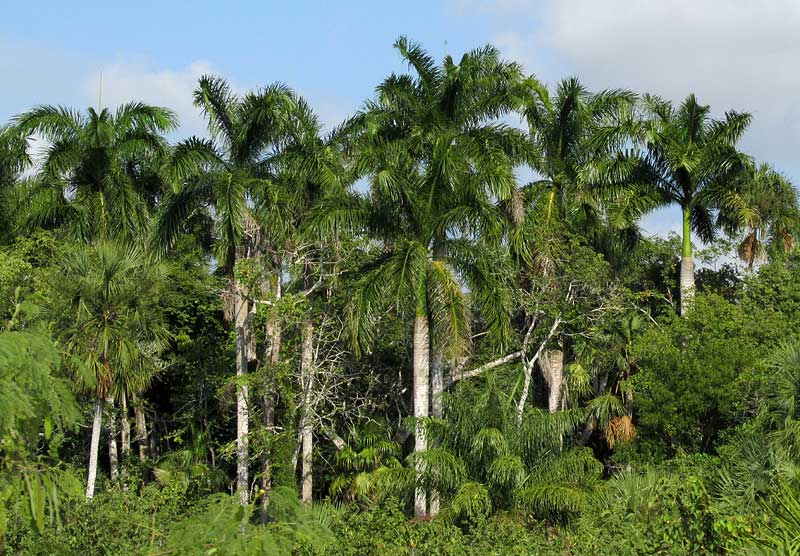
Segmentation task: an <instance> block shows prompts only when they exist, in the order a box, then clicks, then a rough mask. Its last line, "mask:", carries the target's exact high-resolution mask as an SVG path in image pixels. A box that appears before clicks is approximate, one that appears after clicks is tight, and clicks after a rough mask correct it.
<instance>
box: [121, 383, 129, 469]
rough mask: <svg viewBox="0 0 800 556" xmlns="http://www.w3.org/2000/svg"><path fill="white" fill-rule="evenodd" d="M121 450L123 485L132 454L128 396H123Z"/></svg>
mask: <svg viewBox="0 0 800 556" xmlns="http://www.w3.org/2000/svg"><path fill="white" fill-rule="evenodd" d="M120 427H121V437H120V440H121V442H120V448H121V452H122V460H121V462H120V477H122V481H123V483H124V482H125V466H126V464H127V461H128V458H129V457H130V454H131V420H130V419H129V418H128V395H127V394H125V393H123V394H122V404H121V407H120Z"/></svg>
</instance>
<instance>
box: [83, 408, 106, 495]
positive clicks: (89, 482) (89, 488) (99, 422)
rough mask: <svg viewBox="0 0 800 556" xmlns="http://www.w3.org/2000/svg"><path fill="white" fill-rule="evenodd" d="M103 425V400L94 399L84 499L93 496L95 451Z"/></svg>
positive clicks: (95, 477)
mask: <svg viewBox="0 0 800 556" xmlns="http://www.w3.org/2000/svg"><path fill="white" fill-rule="evenodd" d="M102 426H103V400H102V399H101V398H95V400H94V420H93V421H92V440H91V442H90V444H89V476H88V478H87V479H86V499H87V500H91V499H92V498H94V483H95V481H96V480H97V453H98V452H99V451H100V430H101V428H102Z"/></svg>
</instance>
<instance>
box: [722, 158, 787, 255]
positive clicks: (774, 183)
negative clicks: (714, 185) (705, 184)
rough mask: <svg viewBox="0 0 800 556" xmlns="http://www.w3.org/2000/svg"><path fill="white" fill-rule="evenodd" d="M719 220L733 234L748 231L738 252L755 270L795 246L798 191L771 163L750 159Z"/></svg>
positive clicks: (725, 202)
mask: <svg viewBox="0 0 800 556" xmlns="http://www.w3.org/2000/svg"><path fill="white" fill-rule="evenodd" d="M719 221H720V222H722V226H723V227H724V228H725V230H726V231H727V232H728V233H729V234H730V235H732V236H734V235H737V234H739V233H741V232H743V233H744V237H742V238H741V241H740V243H739V246H738V249H737V252H738V255H739V258H740V259H741V260H742V261H744V262H745V263H746V264H747V267H748V268H751V269H752V268H753V266H754V265H755V264H756V263H759V262H762V261H764V260H765V259H767V257H768V256H769V257H770V258H776V257H779V256H781V255H783V254H786V253H789V252H790V251H791V250H792V249H793V247H794V241H795V234H796V233H797V232H798V224H800V207H798V200H797V191H795V188H794V186H793V185H792V184H791V182H790V181H789V180H788V179H787V178H786V177H785V176H783V175H782V174H780V173H779V172H777V171H776V170H775V169H773V168H772V167H770V166H769V165H767V164H760V165H755V164H753V163H752V162H748V163H747V165H746V167H745V170H744V172H743V173H742V175H741V176H740V177H739V179H738V180H737V181H736V184H735V187H734V189H733V191H731V192H730V193H729V194H728V195H727V196H726V197H725V198H724V200H723V202H722V206H721V210H720V214H719Z"/></svg>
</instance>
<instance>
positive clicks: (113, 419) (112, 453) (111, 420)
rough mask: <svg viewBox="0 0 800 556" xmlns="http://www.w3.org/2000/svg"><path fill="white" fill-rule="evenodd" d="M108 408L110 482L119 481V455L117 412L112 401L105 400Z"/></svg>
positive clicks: (110, 399)
mask: <svg viewBox="0 0 800 556" xmlns="http://www.w3.org/2000/svg"><path fill="white" fill-rule="evenodd" d="M106 406H107V408H108V464H109V467H110V469H111V481H113V482H115V483H116V482H117V481H118V480H119V453H118V452H117V435H118V434H119V431H117V411H116V407H114V399H113V398H108V399H107V400H106Z"/></svg>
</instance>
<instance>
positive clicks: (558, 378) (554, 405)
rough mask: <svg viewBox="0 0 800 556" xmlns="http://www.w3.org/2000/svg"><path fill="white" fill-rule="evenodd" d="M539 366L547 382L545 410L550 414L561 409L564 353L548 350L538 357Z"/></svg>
mask: <svg viewBox="0 0 800 556" xmlns="http://www.w3.org/2000/svg"><path fill="white" fill-rule="evenodd" d="M539 366H540V367H541V369H542V375H543V376H544V380H545V382H547V409H548V411H550V413H555V412H556V411H558V410H560V409H562V405H563V403H562V401H563V396H564V351H563V350H560V349H549V350H546V351H544V352H543V353H542V354H541V356H540V357H539Z"/></svg>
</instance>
